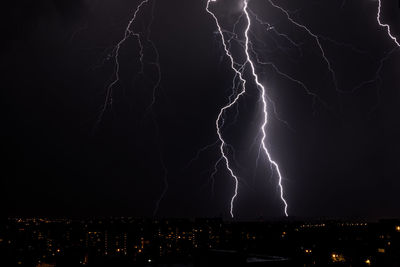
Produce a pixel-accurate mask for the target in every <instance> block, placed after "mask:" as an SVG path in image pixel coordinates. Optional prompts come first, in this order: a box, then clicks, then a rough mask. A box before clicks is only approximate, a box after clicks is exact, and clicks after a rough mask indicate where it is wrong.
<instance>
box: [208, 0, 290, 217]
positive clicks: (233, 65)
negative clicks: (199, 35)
mask: <svg viewBox="0 0 400 267" xmlns="http://www.w3.org/2000/svg"><path fill="white" fill-rule="evenodd" d="M211 2H216V0H208V1H207V6H206V11H207V12H208V13H209V14H210V15H211V16H212V17H213V19H214V21H215V23H216V26H217V29H218V33H219V35H220V37H221V41H222V45H223V48H224V51H225V55H226V56H227V57H228V58H229V60H230V63H231V69H232V70H233V71H234V72H235V77H236V76H237V77H239V80H240V82H241V84H242V89H241V91H240V92H239V93H238V94H237V95H236V96H235V97H234V98H233V99H232V100H230V101H229V103H228V104H227V105H225V106H224V107H222V108H221V110H220V112H219V114H218V116H217V120H216V122H215V124H216V129H217V135H218V138H219V141H220V152H221V157H222V158H223V160H224V162H225V165H226V168H227V170H228V172H229V173H230V175H231V177H232V178H233V179H234V182H235V190H234V195H233V196H232V198H231V206H230V214H231V216H232V218H233V217H234V214H233V204H234V201H235V199H236V197H237V195H238V183H239V179H238V177H237V175H236V174H235V173H234V171H233V170H232V167H231V164H230V161H229V159H228V156H227V155H226V153H225V147H226V146H227V144H226V142H225V140H224V138H223V136H222V133H221V127H222V126H223V124H224V117H223V115H224V113H225V111H226V110H228V109H230V108H231V107H232V106H234V105H235V104H237V102H238V101H239V99H240V97H241V96H242V95H243V94H244V93H245V92H246V80H245V79H244V78H243V74H242V69H243V68H244V67H245V66H246V65H247V64H248V65H249V66H250V68H251V74H252V77H253V79H254V82H255V84H256V85H257V87H258V88H259V89H260V91H261V100H262V103H263V110H262V111H263V114H264V120H263V123H262V124H261V126H260V130H261V132H262V138H261V147H262V149H263V151H264V153H265V155H266V156H267V158H268V161H269V163H270V164H271V165H272V166H273V167H274V168H275V170H276V172H277V174H278V178H279V180H278V184H279V188H280V197H281V200H282V202H283V203H284V206H285V208H284V212H285V215H286V216H288V211H287V209H288V204H287V201H286V199H285V197H284V192H283V186H282V174H281V171H280V169H279V165H278V163H277V162H276V161H274V160H273V159H272V157H271V154H270V152H269V151H268V148H267V146H266V139H267V134H266V129H265V128H266V126H267V123H268V111H267V106H268V104H267V100H266V98H267V95H266V90H265V87H264V86H263V85H262V84H261V83H260V81H259V78H258V75H257V73H256V70H255V66H254V63H253V61H252V59H251V56H250V48H249V47H250V45H249V44H250V39H249V31H250V28H251V18H250V15H249V10H248V0H243V13H244V14H245V17H246V23H247V26H246V28H245V31H244V35H245V49H244V50H245V51H244V52H245V55H246V61H245V63H243V64H242V65H240V67H237V64H236V63H235V60H234V58H233V56H232V54H231V52H230V50H229V48H228V45H227V41H226V40H225V37H224V34H223V32H224V31H223V30H222V27H221V26H220V23H219V21H218V18H217V17H216V15H215V14H214V13H213V12H212V11H210V3H211ZM219 162H220V160H219V161H218V163H219Z"/></svg>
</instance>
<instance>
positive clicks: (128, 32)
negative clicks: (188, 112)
mask: <svg viewBox="0 0 400 267" xmlns="http://www.w3.org/2000/svg"><path fill="white" fill-rule="evenodd" d="M149 2H150V0H142V1H141V2H140V3H139V5H138V6H137V7H136V9H135V11H134V12H133V16H132V17H131V19H130V20H129V22H128V24H127V26H126V28H125V31H124V35H123V38H122V39H121V40H120V41H119V42H118V43H117V44H116V45H115V47H114V48H113V51H112V53H111V55H113V60H114V79H113V81H112V82H111V83H110V84H109V85H108V86H107V90H106V96H105V102H104V105H103V108H102V110H101V112H100V115H99V117H98V121H97V125H98V124H99V123H100V122H101V120H102V118H103V116H104V113H105V112H106V110H107V107H108V106H112V104H113V89H114V87H115V86H117V84H118V83H119V82H120V69H121V65H120V51H121V48H122V46H123V45H124V43H125V42H127V41H128V40H129V38H131V37H135V38H136V40H137V43H138V45H139V61H140V64H141V69H140V71H139V74H141V75H143V76H145V73H144V72H145V71H144V68H145V65H144V64H145V62H144V57H145V54H144V53H145V52H144V51H145V50H144V49H145V46H144V43H143V41H144V42H145V44H149V46H150V47H151V49H152V50H153V51H154V53H155V59H154V61H151V62H148V64H149V65H151V66H153V67H154V68H155V69H156V72H157V79H156V81H155V82H154V84H153V88H152V96H151V102H150V104H149V106H148V107H147V108H146V113H147V112H148V111H149V110H150V109H151V108H152V107H153V105H154V104H155V102H156V90H157V88H159V87H160V84H161V67H160V63H159V58H160V55H159V53H158V50H157V47H156V45H155V44H154V42H153V41H152V40H151V39H150V35H151V26H152V24H153V21H154V8H155V3H156V0H153V1H152V7H151V20H150V23H149V24H148V27H147V34H146V36H145V37H144V38H143V36H142V34H141V33H140V32H135V31H134V30H133V29H132V28H133V27H134V23H135V22H136V19H137V17H138V15H139V13H140V12H141V10H142V8H143V7H144V6H145V5H146V4H149ZM142 38H143V39H142ZM110 57H111V56H110ZM152 122H153V123H154V127H155V131H156V135H157V137H158V135H159V128H158V125H157V122H156V119H155V114H154V112H152ZM158 139H159V138H158ZM160 164H161V166H162V169H163V172H164V174H163V184H164V189H163V191H162V193H161V195H160V197H159V198H158V200H157V201H156V204H155V208H154V211H153V216H156V215H157V213H158V210H159V207H160V202H161V201H162V200H163V198H164V196H165V194H166V193H167V191H168V188H169V186H168V170H167V167H166V165H165V162H164V159H163V156H162V154H161V153H160Z"/></svg>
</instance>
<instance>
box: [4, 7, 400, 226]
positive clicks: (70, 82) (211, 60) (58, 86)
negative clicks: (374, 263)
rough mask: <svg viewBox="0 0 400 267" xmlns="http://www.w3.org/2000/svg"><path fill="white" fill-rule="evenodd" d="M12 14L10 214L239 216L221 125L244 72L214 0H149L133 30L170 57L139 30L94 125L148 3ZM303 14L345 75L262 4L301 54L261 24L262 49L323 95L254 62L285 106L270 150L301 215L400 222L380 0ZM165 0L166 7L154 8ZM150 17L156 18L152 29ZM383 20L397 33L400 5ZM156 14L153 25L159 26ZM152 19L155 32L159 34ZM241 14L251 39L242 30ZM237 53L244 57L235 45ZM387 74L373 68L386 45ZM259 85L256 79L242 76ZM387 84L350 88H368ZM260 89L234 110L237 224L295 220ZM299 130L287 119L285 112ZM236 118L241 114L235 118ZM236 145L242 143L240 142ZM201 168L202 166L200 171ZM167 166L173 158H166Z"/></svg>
mask: <svg viewBox="0 0 400 267" xmlns="http://www.w3.org/2000/svg"><path fill="white" fill-rule="evenodd" d="M11 2H12V3H9V4H8V7H7V8H2V11H1V13H2V14H1V16H0V17H1V24H0V25H1V32H2V36H3V38H4V39H5V41H4V40H3V41H2V42H1V50H0V51H1V61H0V66H1V73H2V76H3V77H2V79H1V98H0V99H1V112H0V116H1V151H2V154H3V157H2V160H1V179H0V186H1V194H0V198H1V202H0V203H1V206H2V207H1V210H2V214H3V215H7V216H8V215H27V216H29V215H56V216H64V215H65V216H80V215H129V216H146V217H147V216H148V217H150V216H152V215H153V211H154V209H155V206H156V202H157V200H158V199H159V197H160V195H161V194H162V192H163V189H164V180H163V179H164V175H165V173H166V172H165V171H167V176H166V178H167V179H168V184H169V188H168V191H167V193H166V194H165V196H164V198H163V199H162V201H161V202H160V207H159V210H158V213H157V216H168V217H169V216H173V217H175V216H177V217H189V216H190V217H192V216H196V217H200V216H207V217H213V216H223V217H225V218H228V217H229V202H230V198H231V196H232V194H233V189H234V184H233V180H232V178H231V177H230V176H229V174H228V172H227V170H226V168H224V164H219V165H218V173H217V174H216V176H215V183H214V190H212V188H213V186H212V182H211V180H210V175H211V173H212V172H213V170H214V164H215V162H216V161H217V160H218V159H219V157H220V154H219V148H218V145H214V146H212V147H210V148H209V149H207V150H205V151H204V152H203V153H201V154H199V157H198V159H197V160H195V161H192V162H191V159H193V158H194V157H195V156H196V153H197V151H198V150H199V149H201V148H202V147H204V146H206V145H209V144H213V143H214V142H216V141H217V135H216V131H215V120H216V117H217V115H218V113H219V110H220V108H221V107H222V106H223V105H225V104H226V103H227V101H228V96H229V95H230V94H231V86H232V78H233V72H232V70H231V69H230V63H229V60H228V59H227V58H226V57H224V53H223V50H222V45H221V39H220V37H219V36H218V34H217V32H216V25H215V23H214V21H213V19H212V17H211V16H210V15H209V14H207V13H206V11H205V7H206V1H205V0H191V1H188V0H158V1H157V2H154V0H153V1H150V2H149V4H148V5H146V7H145V8H143V12H141V13H140V15H139V16H138V19H137V22H136V23H135V24H134V28H135V30H137V31H138V32H140V33H141V34H144V35H146V34H147V33H148V29H151V32H150V34H149V37H150V39H151V40H152V41H153V42H154V44H155V46H156V47H157V49H158V52H159V56H160V59H159V64H160V67H161V72H162V77H161V85H160V87H159V88H157V90H156V102H155V104H154V105H153V106H152V108H150V109H148V106H149V104H150V103H151V100H152V86H153V84H154V81H155V80H157V72H156V69H155V68H154V65H152V64H150V63H151V62H152V61H154V59H155V53H154V50H152V49H151V48H150V47H149V45H148V43H145V49H144V57H143V60H144V62H145V64H144V72H145V74H144V75H141V74H140V69H141V65H140V61H139V52H140V51H139V46H138V42H137V39H135V38H130V39H129V40H128V41H127V42H126V43H124V45H123V46H122V47H121V50H120V64H121V68H120V77H121V80H120V82H119V83H118V84H117V85H116V86H115V87H114V89H113V102H112V106H108V107H107V109H106V111H105V113H104V116H103V117H102V120H101V121H100V122H97V120H98V118H99V114H100V112H101V110H102V106H103V104H104V100H105V95H106V89H107V86H108V85H109V84H110V82H112V81H113V79H114V78H115V76H114V63H115V61H114V58H113V54H112V53H113V47H114V46H115V45H116V44H117V43H118V41H120V40H121V38H122V36H123V35H124V30H125V27H126V25H127V23H128V21H129V19H130V17H131V16H132V13H133V11H134V10H135V8H136V6H137V5H138V4H139V1H137V0H113V1H106V0H69V1H67V0H65V1H61V0H41V1H34V0H20V1H11ZM240 2H241V1H239V0H235V1H230V0H219V1H218V2H217V3H215V4H212V10H213V11H215V13H216V14H217V15H218V18H219V19H220V21H221V24H222V26H223V27H224V28H226V29H228V30H232V27H233V24H234V23H235V21H236V20H237V18H238V16H240ZM275 3H277V4H279V5H281V6H282V7H284V8H285V9H287V10H290V11H291V12H292V13H291V14H292V16H293V18H294V19H295V20H296V21H298V22H300V23H302V24H304V25H307V26H308V27H309V28H310V29H311V30H312V31H313V33H315V34H317V35H319V36H320V38H321V39H320V40H321V44H322V45H323V47H324V49H325V51H326V56H327V57H328V58H329V60H330V61H331V63H332V68H333V69H334V70H335V72H336V76H337V82H338V87H339V89H340V91H341V92H338V91H337V90H335V87H334V85H333V82H332V78H331V76H330V74H329V72H328V70H327V66H326V64H325V62H324V61H323V60H322V58H321V54H320V51H319V50H318V47H317V45H316V43H315V40H314V39H313V38H312V37H310V36H309V35H307V33H306V32H305V31H304V30H302V29H300V28H298V27H296V26H295V25H293V24H291V23H290V22H289V21H288V20H287V19H286V17H285V16H284V14H283V13H282V12H280V11H279V10H278V9H276V8H273V7H272V6H271V5H270V4H268V1H267V0H252V1H250V9H252V10H253V11H254V12H256V13H257V14H258V16H259V17H260V18H262V19H263V20H265V21H268V22H269V23H271V24H272V25H274V27H275V28H276V29H277V30H279V31H280V32H282V33H285V34H288V35H289V36H290V37H291V38H292V39H293V40H294V41H295V42H296V43H298V44H300V46H299V47H294V46H293V45H291V44H290V42H288V41H287V40H285V39H284V38H282V37H280V36H277V35H276V34H273V33H272V32H267V31H266V30H265V28H262V27H261V26H260V25H259V24H258V25H256V23H255V22H254V26H253V27H252V28H251V38H252V40H253V41H254V47H255V48H256V49H258V51H259V53H260V54H259V55H260V57H261V58H262V59H263V60H265V61H272V62H273V63H274V64H276V66H277V67H279V69H280V70H281V71H284V72H285V73H287V74H289V75H291V76H292V77H294V78H296V79H298V80H301V81H302V82H304V84H306V85H307V87H308V88H309V89H310V91H312V92H313V93H315V94H317V95H318V96H319V98H320V100H321V101H319V100H316V101H313V97H312V96H310V95H307V94H306V93H305V91H304V89H303V88H301V87H300V86H299V85H298V84H296V83H294V82H292V81H290V80H287V79H285V78H284V77H282V76H281V75H278V74H277V73H276V72H274V70H273V69H272V68H271V67H268V66H261V65H257V73H258V74H259V76H260V81H261V82H262V84H264V85H265V86H266V88H267V91H268V95H269V97H270V98H271V99H272V100H273V101H274V102H275V105H276V111H277V115H278V116H275V115H273V114H272V108H271V106H269V110H270V114H271V115H270V123H269V124H268V127H267V134H268V140H267V144H268V146H269V148H270V152H271V154H272V155H273V157H274V159H275V160H276V161H277V162H278V163H279V165H280V168H281V171H282V174H283V177H284V181H283V184H284V189H285V191H284V192H285V197H286V199H287V201H288V203H289V214H290V215H292V216H299V217H303V216H305V217H319V216H332V217H333V216H350V217H358V216H361V217H366V218H377V217H390V216H399V215H400V207H399V203H400V194H399V190H400V157H399V151H400V138H399V137H400V116H399V114H400V76H399V69H400V51H399V50H396V51H392V50H393V49H394V48H395V47H396V46H395V44H394V42H393V41H392V40H391V39H390V38H389V36H388V35H387V33H386V31H385V30H384V29H383V28H380V27H379V25H378V23H377V21H376V13H377V6H378V3H377V2H376V1H371V0H351V1H350V0H349V1H344V2H343V1H340V0H328V1H317V0H312V1H310V0H301V1H300V0H296V1H289V0H282V1H277V0H275ZM153 5H154V6H153ZM152 10H153V11H154V20H153V22H152V23H151V17H152ZM382 20H383V21H384V22H387V23H389V24H390V25H391V27H392V31H393V34H394V35H395V36H400V8H399V6H398V1H396V0H383V13H382ZM150 23H151V25H150ZM149 25H150V27H149ZM244 26H245V25H244V20H242V23H239V25H238V30H237V33H239V37H238V38H243V35H240V33H242V31H243V29H244ZM232 51H233V53H234V54H235V56H236V57H237V59H238V60H242V59H243V54H241V52H240V51H241V47H240V46H239V45H238V44H237V43H236V44H233V45H232ZM391 51H392V54H391V55H390V57H388V58H387V60H385V61H384V63H383V67H382V69H381V71H380V73H379V74H380V75H379V78H378V79H376V80H374V79H375V78H376V77H375V76H376V71H377V69H378V68H379V64H380V61H381V59H382V58H383V57H385V55H387V53H389V52H391ZM245 76H246V78H249V79H250V76H249V72H248V71H247V72H245ZM369 80H374V81H373V82H371V83H368V84H366V85H365V86H362V87H360V88H359V89H358V90H355V91H354V92H350V91H352V89H353V88H355V87H357V85H359V84H361V83H363V82H364V81H369ZM259 100H260V99H259V91H258V89H257V88H256V86H255V85H254V82H252V81H251V80H249V82H248V91H247V93H246V94H245V95H244V97H243V98H242V99H241V100H240V101H239V105H238V106H237V107H238V110H239V113H238V115H237V116H236V110H237V109H236V107H234V108H232V109H231V110H230V111H229V112H227V113H226V124H225V127H224V128H223V133H224V137H225V139H226V141H227V142H228V143H229V144H231V145H232V148H234V150H235V159H236V160H235V161H234V159H233V156H232V153H230V159H231V160H232V166H233V168H234V170H235V172H236V173H237V174H238V176H239V177H240V180H241V181H240V184H239V196H238V198H237V200H236V202H235V212H234V213H235V215H236V218H239V219H256V218H259V217H261V216H262V217H264V218H276V217H282V216H283V215H284V214H283V205H282V202H281V200H280V198H279V190H278V187H277V176H276V175H273V176H271V170H270V166H269V164H268V163H267V161H266V158H265V157H264V156H263V155H262V154H261V158H260V161H259V163H258V165H257V164H256V158H257V154H258V144H259V142H260V132H259V126H260V123H261V122H262V113H261V109H262V106H261V103H260V101H259ZM277 117H279V118H280V119H281V120H284V121H286V122H287V123H288V125H286V124H285V123H283V122H282V121H281V120H278V119H277ZM235 118H236V122H235ZM229 151H230V152H232V149H231V148H229ZM189 162H191V164H189ZM163 164H164V167H165V168H164V167H163Z"/></svg>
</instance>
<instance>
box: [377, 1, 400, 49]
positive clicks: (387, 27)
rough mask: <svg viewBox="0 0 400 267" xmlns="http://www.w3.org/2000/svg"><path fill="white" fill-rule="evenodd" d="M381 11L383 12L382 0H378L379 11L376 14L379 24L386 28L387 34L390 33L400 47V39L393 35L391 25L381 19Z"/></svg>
mask: <svg viewBox="0 0 400 267" xmlns="http://www.w3.org/2000/svg"><path fill="white" fill-rule="evenodd" d="M381 12H382V0H378V13H377V15H376V20H377V21H378V24H379V26H381V27H383V28H386V31H387V34H388V35H389V37H390V39H392V40H393V42H394V43H395V44H396V45H397V46H398V47H400V43H399V41H397V38H396V37H394V36H393V34H392V32H391V30H390V25H389V24H385V23H382V21H381Z"/></svg>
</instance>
